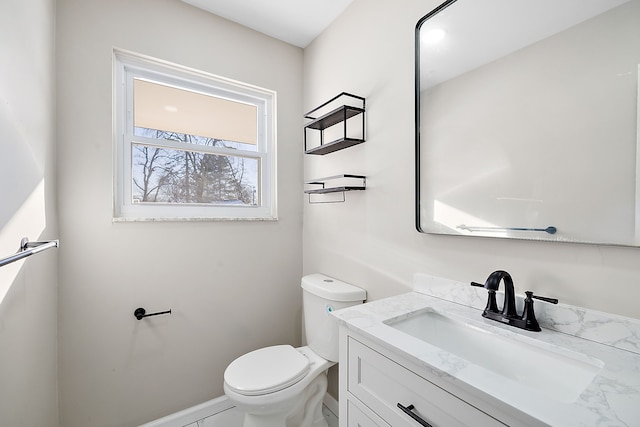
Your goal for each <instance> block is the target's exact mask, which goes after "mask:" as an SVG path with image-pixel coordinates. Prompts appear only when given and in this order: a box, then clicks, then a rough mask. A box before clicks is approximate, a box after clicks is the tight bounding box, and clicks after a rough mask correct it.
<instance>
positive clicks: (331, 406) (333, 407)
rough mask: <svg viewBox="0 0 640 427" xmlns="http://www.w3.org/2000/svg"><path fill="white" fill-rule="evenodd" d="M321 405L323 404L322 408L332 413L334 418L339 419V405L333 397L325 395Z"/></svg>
mask: <svg viewBox="0 0 640 427" xmlns="http://www.w3.org/2000/svg"><path fill="white" fill-rule="evenodd" d="M322 403H324V406H326V407H327V409H328V410H330V411H331V412H333V415H335V416H336V418H339V417H338V415H339V414H338V413H339V412H340V409H339V408H340V405H339V404H338V401H337V400H336V399H335V398H334V397H333V396H331V395H330V394H329V393H325V395H324V399H323V400H322Z"/></svg>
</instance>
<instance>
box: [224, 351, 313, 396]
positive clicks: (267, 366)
mask: <svg viewBox="0 0 640 427" xmlns="http://www.w3.org/2000/svg"><path fill="white" fill-rule="evenodd" d="M307 372H309V359H307V358H306V357H305V356H304V355H303V354H301V353H300V352H298V351H297V350H296V349H295V348H293V347H292V346H290V345H276V346H272V347H265V348H261V349H258V350H255V351H252V352H251V353H247V354H245V355H243V356H240V357H239V358H237V359H236V360H234V361H233V362H231V364H230V365H229V366H227V369H226V370H225V371H224V381H225V382H226V383H227V386H228V387H229V388H231V390H233V391H235V392H236V393H239V394H243V395H245V396H257V395H261V394H268V393H274V392H276V391H279V390H282V389H285V388H287V387H290V386H292V385H293V384H295V383H297V382H298V381H300V380H301V379H302V378H304V376H305V375H306V374H307Z"/></svg>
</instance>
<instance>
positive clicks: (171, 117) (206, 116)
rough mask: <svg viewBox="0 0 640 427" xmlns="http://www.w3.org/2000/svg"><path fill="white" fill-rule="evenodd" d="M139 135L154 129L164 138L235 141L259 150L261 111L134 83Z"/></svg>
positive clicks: (136, 124)
mask: <svg viewBox="0 0 640 427" xmlns="http://www.w3.org/2000/svg"><path fill="white" fill-rule="evenodd" d="M133 92H134V93H133V103H134V104H133V105H134V107H133V114H134V127H135V128H136V131H135V134H136V135H139V133H138V132H139V131H140V130H139V129H138V128H140V129H151V130H156V131H158V132H161V134H162V135H169V134H178V135H199V138H202V139H207V138H210V139H216V140H225V141H234V142H236V143H239V144H243V145H246V146H248V147H247V148H246V149H249V150H251V151H254V150H256V144H257V138H258V119H257V117H258V112H257V111H258V109H257V107H256V106H255V105H250V104H245V103H242V102H238V101H232V100H229V99H224V98H221V97H218V96H213V95H209V94H203V93H198V92H194V91H190V90H186V89H182V88H176V87H172V86H167V85H163V84H159V83H154V82H149V81H146V80H141V79H137V78H136V79H134V80H133Z"/></svg>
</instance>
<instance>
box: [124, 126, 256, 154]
mask: <svg viewBox="0 0 640 427" xmlns="http://www.w3.org/2000/svg"><path fill="white" fill-rule="evenodd" d="M133 131H134V134H135V136H142V137H145V138H155V139H168V140H171V141H179V142H183V143H185V144H195V145H205V146H209V147H224V148H235V149H237V150H244V151H257V146H256V145H255V144H243V143H241V142H234V141H226V140H223V139H216V138H209V137H206V136H197V135H187V134H184V133H178V132H171V131H167V130H158V129H147V128H139V127H136V128H134V130H133Z"/></svg>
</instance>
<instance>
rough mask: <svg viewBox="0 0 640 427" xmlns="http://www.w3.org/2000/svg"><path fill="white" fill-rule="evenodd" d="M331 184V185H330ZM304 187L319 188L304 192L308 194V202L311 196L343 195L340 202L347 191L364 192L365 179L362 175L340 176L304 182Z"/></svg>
mask: <svg viewBox="0 0 640 427" xmlns="http://www.w3.org/2000/svg"><path fill="white" fill-rule="evenodd" d="M332 182H333V185H330V184H331V183H332ZM305 184H306V185H313V186H318V185H319V186H320V187H319V188H317V187H316V188H308V189H306V190H304V192H305V193H307V194H309V201H310V202H311V195H312V194H330V193H343V197H342V200H340V201H342V202H343V201H344V193H345V192H347V191H358V190H366V177H365V176H363V175H352V174H341V175H334V176H329V177H326V178H318V179H313V180H311V181H306V182H305Z"/></svg>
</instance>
